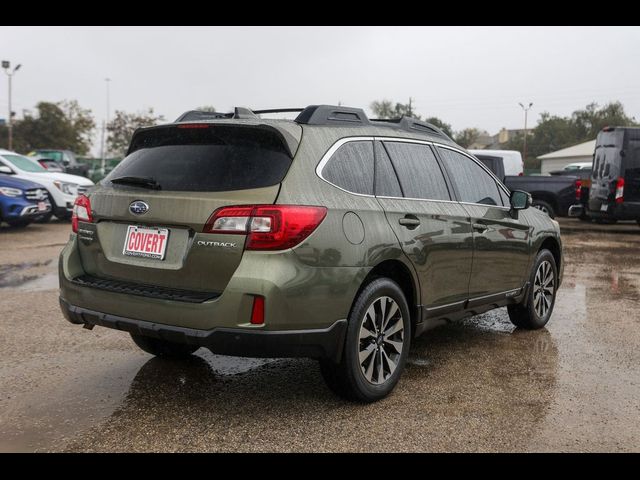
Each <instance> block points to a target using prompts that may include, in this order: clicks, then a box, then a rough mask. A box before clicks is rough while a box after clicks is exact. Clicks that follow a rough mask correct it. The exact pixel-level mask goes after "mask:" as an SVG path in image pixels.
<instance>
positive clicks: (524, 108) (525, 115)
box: [518, 102, 533, 162]
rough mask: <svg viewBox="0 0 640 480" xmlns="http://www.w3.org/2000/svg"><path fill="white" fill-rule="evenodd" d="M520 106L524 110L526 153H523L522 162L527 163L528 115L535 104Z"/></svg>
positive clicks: (524, 146)
mask: <svg viewBox="0 0 640 480" xmlns="http://www.w3.org/2000/svg"><path fill="white" fill-rule="evenodd" d="M518 105H520V107H521V108H522V110H524V145H523V150H524V151H523V152H522V161H523V162H526V161H527V114H528V113H529V110H531V107H533V102H529V106H528V107H525V106H524V105H523V104H522V103H518Z"/></svg>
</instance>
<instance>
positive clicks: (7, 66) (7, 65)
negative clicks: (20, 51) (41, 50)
mask: <svg viewBox="0 0 640 480" xmlns="http://www.w3.org/2000/svg"><path fill="white" fill-rule="evenodd" d="M21 66H22V64H20V63H19V64H18V65H16V66H15V67H13V70H10V68H11V63H10V62H9V61H8V60H3V61H2V68H3V69H4V73H6V74H7V77H9V101H8V103H9V117H8V118H7V121H8V122H9V123H8V124H7V127H8V130H9V150H13V111H12V109H11V80H12V78H13V75H14V74H15V73H16V72H17V71H18V70H20V67H21Z"/></svg>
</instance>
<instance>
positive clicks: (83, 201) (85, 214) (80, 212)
mask: <svg viewBox="0 0 640 480" xmlns="http://www.w3.org/2000/svg"><path fill="white" fill-rule="evenodd" d="M78 222H88V223H92V222H93V215H91V200H89V197H87V196H85V195H78V197H77V198H76V201H75V202H74V204H73V213H72V214H71V230H73V232H74V233H78Z"/></svg>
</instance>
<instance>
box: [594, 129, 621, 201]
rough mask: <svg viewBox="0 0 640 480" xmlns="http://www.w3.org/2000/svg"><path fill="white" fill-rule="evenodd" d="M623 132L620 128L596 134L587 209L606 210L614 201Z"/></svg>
mask: <svg viewBox="0 0 640 480" xmlns="http://www.w3.org/2000/svg"><path fill="white" fill-rule="evenodd" d="M623 140H624V132H623V131H622V130H613V131H603V132H600V133H599V134H598V138H597V141H596V149H595V153H594V155H595V158H594V161H593V171H592V172H591V188H590V191H589V209H590V210H593V211H596V212H598V211H607V209H608V207H609V204H612V203H615V191H616V183H617V180H618V177H619V176H620V174H621V167H622V157H621V155H620V152H621V151H622V146H623Z"/></svg>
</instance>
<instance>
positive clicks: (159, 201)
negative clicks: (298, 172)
mask: <svg viewBox="0 0 640 480" xmlns="http://www.w3.org/2000/svg"><path fill="white" fill-rule="evenodd" d="M291 161H292V159H291V154H290V152H289V150H288V148H287V146H286V142H285V141H284V139H283V138H282V137H281V136H280V135H279V134H278V132H277V131H276V130H275V129H274V128H265V127H264V126H246V125H220V124H192V125H189V124H181V125H178V126H165V127H160V128H154V129H151V130H146V131H142V132H139V133H137V134H136V135H135V136H134V139H133V141H132V146H131V148H130V153H129V155H128V156H127V157H126V158H125V159H124V160H123V161H122V162H121V163H120V164H119V165H118V166H117V167H116V168H115V169H114V170H113V171H112V172H111V173H110V174H109V175H108V176H107V177H106V179H105V180H103V181H102V182H101V183H100V185H99V186H97V187H96V189H95V190H94V191H92V193H91V194H90V200H91V207H92V210H93V215H94V223H81V224H80V225H79V233H78V236H79V239H80V242H79V250H80V255H81V259H82V264H83V267H84V270H85V272H86V273H87V274H89V275H91V276H95V277H99V278H105V279H112V280H120V281H129V282H136V283H142V284H149V285H158V286H166V287H172V288H181V289H187V290H196V291H207V292H209V291H211V292H222V291H223V290H224V288H225V286H226V285H227V283H228V281H229V279H230V278H231V276H232V275H233V272H234V271H235V270H236V268H237V266H238V264H239V263H240V260H241V258H242V254H243V250H244V243H245V235H244V234H213V233H203V229H204V228H205V225H206V224H207V221H208V219H209V218H210V217H211V215H212V213H213V212H214V211H215V210H216V209H218V208H220V207H225V206H233V205H246V204H271V203H274V202H275V200H276V198H277V196H278V191H279V185H280V182H281V180H282V179H283V177H284V176H285V174H286V173H287V171H288V169H289V166H290V165H291ZM123 178H130V179H131V178H133V179H136V178H138V179H148V180H149V181H150V184H149V186H155V187H157V188H145V187H144V186H143V185H138V184H135V183H127V182H125V183H118V182H117V179H121V180H122V179H123ZM114 180H116V183H114V182H113V181H114ZM151 182H155V183H154V184H152V183H151ZM147 239H149V240H148V242H149V243H146V242H147ZM154 241H155V243H153V242H154ZM145 245H146V247H147V250H149V251H152V252H153V254H152V255H149V254H145V253H144V247H145ZM154 245H155V246H154ZM162 246H164V248H165V250H164V251H163V252H161V247H162ZM149 247H151V248H149ZM140 248H142V250H143V251H142V253H141V252H139V251H136V250H140Z"/></svg>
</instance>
